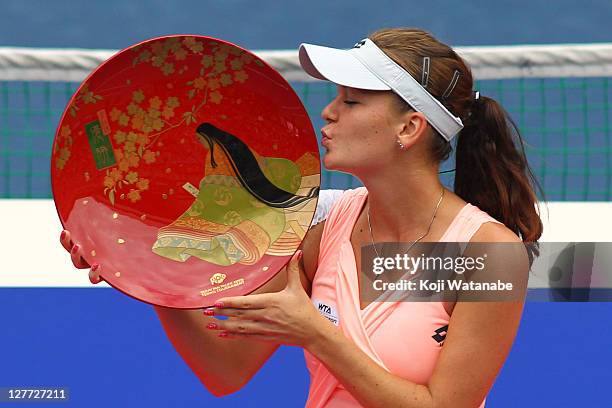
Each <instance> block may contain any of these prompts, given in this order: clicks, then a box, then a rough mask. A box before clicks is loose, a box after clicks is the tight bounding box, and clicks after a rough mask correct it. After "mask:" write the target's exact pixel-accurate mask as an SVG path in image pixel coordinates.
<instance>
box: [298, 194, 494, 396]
mask: <svg viewBox="0 0 612 408" xmlns="http://www.w3.org/2000/svg"><path fill="white" fill-rule="evenodd" d="M367 195H368V192H367V190H366V189H365V187H361V188H357V189H354V190H347V191H346V192H345V193H344V194H343V195H342V196H341V197H340V198H339V199H338V201H336V203H334V206H333V207H332V209H331V210H330V213H329V215H328V217H327V220H326V222H325V226H324V228H323V234H322V236H321V245H320V248H319V264H318V268H317V272H316V274H315V276H314V279H313V282H312V294H311V299H312V301H313V303H314V304H315V307H316V308H317V309H318V310H319V312H320V313H322V314H323V315H324V316H325V317H327V318H328V319H330V320H331V321H332V322H334V324H336V325H337V326H339V328H340V329H341V330H342V331H343V333H344V335H345V336H346V337H348V338H349V339H351V340H352V341H353V342H354V343H355V344H356V345H357V346H358V347H359V348H360V349H361V350H362V351H363V352H364V353H366V354H367V355H368V356H369V357H370V358H371V359H372V360H374V361H375V362H376V363H378V364H379V365H380V366H381V367H383V368H384V369H385V370H387V371H389V372H391V373H393V374H395V375H397V376H399V377H402V378H405V379H407V380H410V381H412V382H414V383H417V384H427V383H428V381H429V379H430V377H431V375H432V373H433V370H434V367H435V365H436V361H437V359H438V356H439V354H440V352H441V351H442V344H443V342H444V338H445V336H446V329H447V328H448V322H449V319H450V316H449V315H448V313H447V312H446V310H445V309H444V305H443V303H442V302H395V303H393V302H372V303H370V304H369V305H368V306H367V307H366V308H365V309H363V310H361V308H360V301H359V288H358V282H357V268H356V265H355V255H354V252H353V247H352V245H351V241H350V238H351V232H352V230H353V227H354V225H355V222H356V221H357V218H358V216H359V213H360V211H361V208H362V207H363V204H364V202H365V200H366V198H367ZM485 222H497V223H499V221H497V220H495V219H494V218H492V217H491V216H489V215H488V214H487V213H485V212H483V211H481V210H480V209H479V208H478V207H476V206H474V205H471V204H466V205H465V207H463V208H462V209H461V210H460V211H459V213H458V214H457V216H456V217H455V219H454V220H453V221H452V223H451V224H450V226H449V227H448V229H447V230H446V232H445V233H444V235H443V236H442V238H441V239H440V241H445V242H468V241H470V239H471V238H472V236H473V235H474V233H475V232H476V231H477V230H478V228H479V227H480V226H481V225H482V224H483V223H485ZM304 355H305V358H306V366H307V367H308V371H309V372H310V390H309V393H308V401H307V402H306V407H307V408H322V407H326V408H343V407H358V406H359V403H358V402H357V401H356V400H355V399H354V398H353V397H352V396H351V394H350V393H349V392H348V391H346V389H345V388H344V387H343V386H342V384H340V383H339V382H338V381H337V380H336V378H335V377H334V376H333V375H332V374H330V372H329V371H328V370H327V368H326V367H325V366H324V365H323V364H322V363H321V362H319V361H318V360H317V359H316V358H315V357H314V356H313V355H311V354H310V353H308V352H307V351H304ZM483 406H484V401H483V402H482V404H481V407H483Z"/></svg>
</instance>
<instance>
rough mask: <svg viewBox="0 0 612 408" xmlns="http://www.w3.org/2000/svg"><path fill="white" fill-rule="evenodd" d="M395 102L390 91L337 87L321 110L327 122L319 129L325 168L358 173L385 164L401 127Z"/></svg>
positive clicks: (390, 155) (402, 116)
mask: <svg viewBox="0 0 612 408" xmlns="http://www.w3.org/2000/svg"><path fill="white" fill-rule="evenodd" d="M398 105H399V104H398V102H397V100H396V96H395V95H394V94H392V93H391V92H390V91H367V90H361V89H355V88H348V87H345V86H338V95H337V96H336V98H335V99H334V100H333V101H331V102H330V103H329V105H327V106H326V107H325V108H324V109H323V111H322V113H321V116H322V117H323V119H324V120H325V121H326V122H327V124H326V125H325V126H324V127H323V129H321V133H322V137H323V139H322V141H321V144H322V145H323V147H324V148H325V149H326V153H325V156H324V158H323V163H324V165H325V167H326V168H327V169H329V170H338V171H344V172H348V173H352V174H354V175H356V176H360V175H362V174H363V173H364V171H371V170H375V169H376V168H377V167H378V168H380V167H381V166H386V165H389V162H390V161H391V160H390V158H392V155H393V154H397V150H398V149H397V147H398V146H397V139H398V135H399V134H400V133H401V131H402V129H403V128H404V126H405V116H404V115H403V114H401V113H400V112H399V110H400V109H399V106H398Z"/></svg>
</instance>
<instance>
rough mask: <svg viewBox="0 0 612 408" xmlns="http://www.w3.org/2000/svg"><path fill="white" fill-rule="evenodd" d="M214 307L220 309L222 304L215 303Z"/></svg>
mask: <svg viewBox="0 0 612 408" xmlns="http://www.w3.org/2000/svg"><path fill="white" fill-rule="evenodd" d="M215 307H217V308H219V309H221V308H222V307H223V302H217V303H215Z"/></svg>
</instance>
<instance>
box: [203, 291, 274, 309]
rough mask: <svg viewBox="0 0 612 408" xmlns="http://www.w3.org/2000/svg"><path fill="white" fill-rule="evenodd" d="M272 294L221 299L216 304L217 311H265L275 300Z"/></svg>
mask: <svg viewBox="0 0 612 408" xmlns="http://www.w3.org/2000/svg"><path fill="white" fill-rule="evenodd" d="M271 295H273V294H272V293H261V294H257V295H247V296H235V297H226V298H221V299H219V300H218V301H217V302H216V303H215V311H216V310H217V309H225V308H232V309H263V308H264V307H266V306H267V305H269V303H270V301H271V300H272V299H273V297H272V296H271Z"/></svg>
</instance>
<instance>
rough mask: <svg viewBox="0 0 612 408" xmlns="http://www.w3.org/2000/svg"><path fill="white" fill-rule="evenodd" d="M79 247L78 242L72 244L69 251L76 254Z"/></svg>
mask: <svg viewBox="0 0 612 408" xmlns="http://www.w3.org/2000/svg"><path fill="white" fill-rule="evenodd" d="M79 249H81V247H80V246H79V245H78V244H77V245H74V246H73V247H72V251H71V252H72V253H73V254H76V253H77V252H78V251H79Z"/></svg>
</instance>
